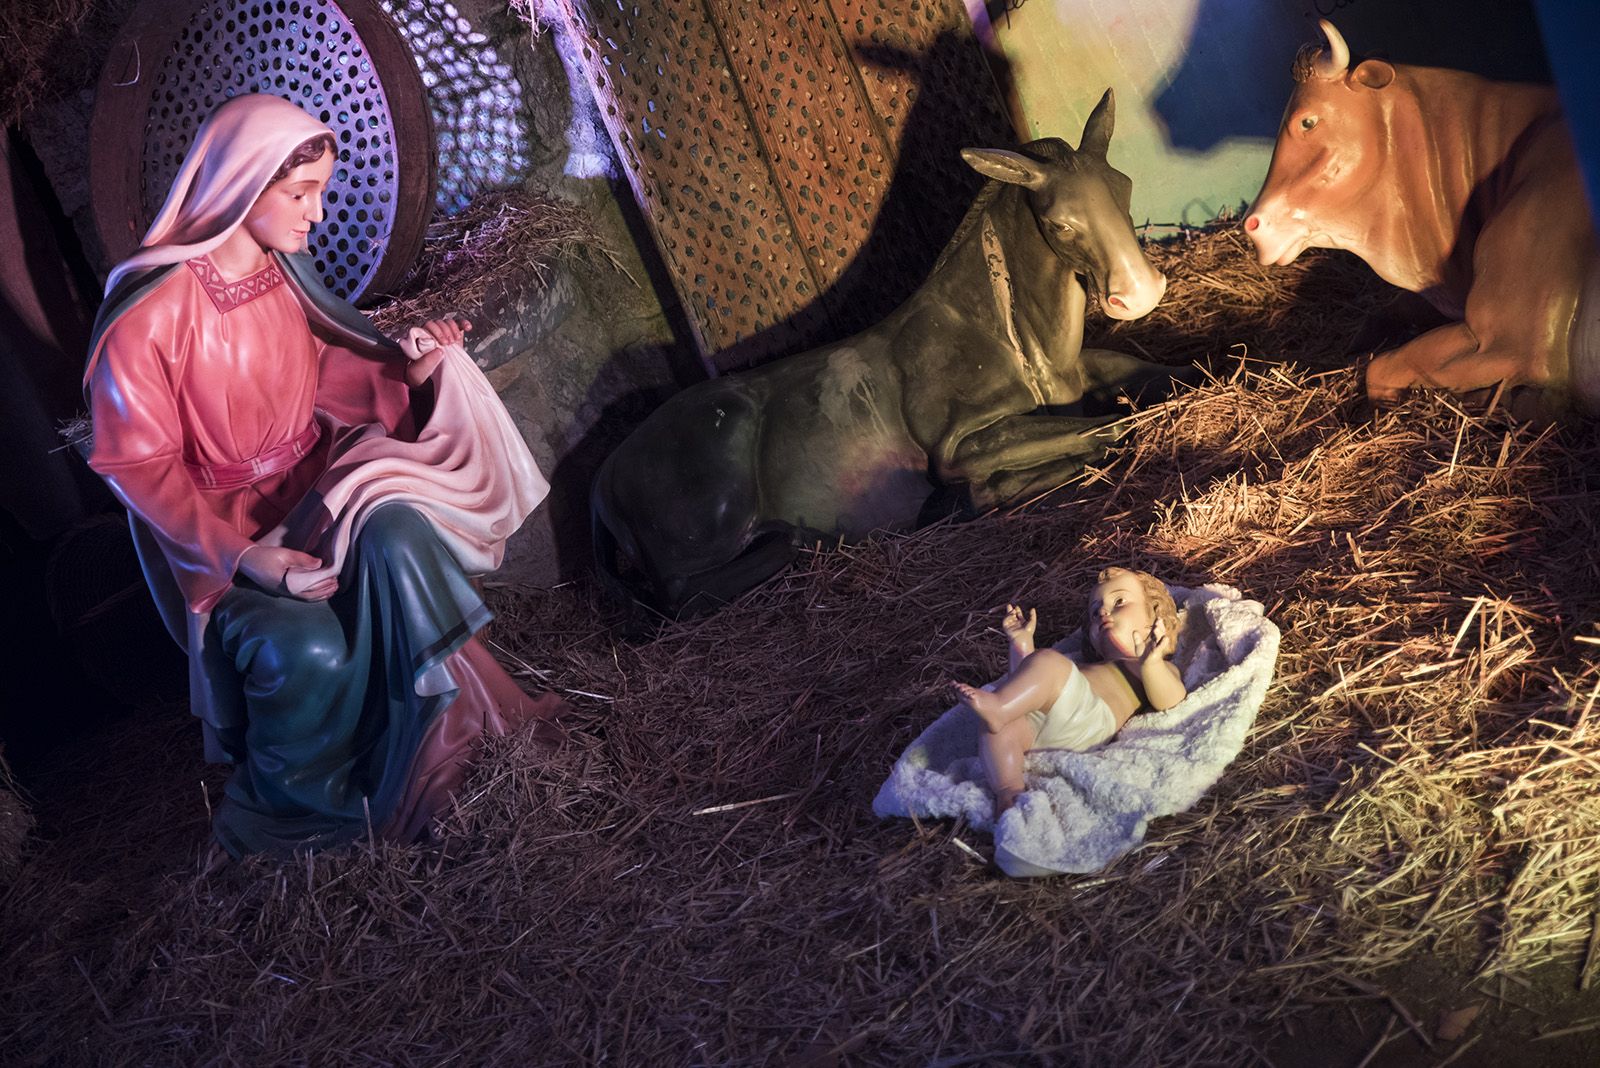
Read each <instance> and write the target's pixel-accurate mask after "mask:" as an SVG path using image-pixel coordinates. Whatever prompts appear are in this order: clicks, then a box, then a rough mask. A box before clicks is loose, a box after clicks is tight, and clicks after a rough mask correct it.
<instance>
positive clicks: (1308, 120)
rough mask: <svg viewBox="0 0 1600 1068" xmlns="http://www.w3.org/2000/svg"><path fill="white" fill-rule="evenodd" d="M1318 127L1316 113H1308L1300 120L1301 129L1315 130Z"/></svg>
mask: <svg viewBox="0 0 1600 1068" xmlns="http://www.w3.org/2000/svg"><path fill="white" fill-rule="evenodd" d="M1316 127H1317V117H1316V116H1315V115H1307V116H1306V117H1305V118H1303V119H1301V120H1300V129H1302V130H1314V129H1316Z"/></svg>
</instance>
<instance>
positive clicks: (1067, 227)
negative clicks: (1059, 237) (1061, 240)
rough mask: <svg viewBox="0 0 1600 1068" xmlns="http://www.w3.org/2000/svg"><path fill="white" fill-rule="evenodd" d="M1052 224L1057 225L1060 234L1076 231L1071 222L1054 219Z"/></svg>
mask: <svg viewBox="0 0 1600 1068" xmlns="http://www.w3.org/2000/svg"><path fill="white" fill-rule="evenodd" d="M1050 225H1051V226H1053V227H1055V229H1056V233H1058V234H1070V233H1073V232H1074V231H1073V228H1072V224H1071V223H1065V222H1057V221H1052V222H1051V223H1050Z"/></svg>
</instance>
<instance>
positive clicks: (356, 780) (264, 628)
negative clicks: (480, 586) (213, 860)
mask: <svg viewBox="0 0 1600 1068" xmlns="http://www.w3.org/2000/svg"><path fill="white" fill-rule="evenodd" d="M489 618H490V613H489V610H488V608H487V607H486V606H485V605H484V603H483V600H482V598H480V597H479V596H478V593H477V591H476V590H475V589H473V587H472V584H471V582H469V581H468V579H467V576H466V575H465V574H464V573H463V572H462V570H461V568H460V566H459V565H458V564H457V563H456V561H455V558H454V557H453V556H451V555H450V552H449V550H447V549H446V548H445V547H444V545H443V544H442V543H441V542H440V541H439V538H438V536H437V535H436V534H435V533H434V531H433V528H432V527H430V526H429V525H428V522H427V520H425V519H423V518H422V517H421V516H420V515H419V514H418V513H417V512H415V511H414V510H412V509H411V508H408V507H406V506H405V505H400V504H390V505H385V506H384V507H382V508H380V509H378V510H377V511H375V512H374V513H373V514H372V515H371V516H370V517H369V518H368V519H367V521H366V523H365V525H364V526H363V527H362V528H361V532H360V534H359V535H358V536H357V538H356V542H355V545H354V546H353V547H352V549H351V551H350V553H349V554H348V556H347V558H346V561H345V566H344V570H343V572H342V574H341V575H340V577H339V592H338V593H336V594H334V596H333V597H332V598H331V599H329V600H327V601H299V600H295V599H294V598H291V597H286V596H279V595H275V594H271V593H268V592H267V591H265V590H263V589H261V588H260V587H258V586H255V585H254V584H252V583H250V582H248V581H245V580H240V581H239V583H238V584H237V585H236V586H235V588H234V589H232V590H230V591H229V592H228V593H227V594H225V595H224V596H223V598H222V600H221V601H219V602H218V604H217V606H216V608H215V609H214V610H213V611H212V616H211V627H212V628H213V634H211V635H210V636H208V637H210V638H212V639H215V640H216V641H217V642H218V648H220V650H221V651H222V653H223V655H224V656H225V658H226V659H227V660H228V661H229V662H231V664H232V665H233V668H234V670H235V671H236V672H237V674H238V685H239V686H240V687H241V689H242V692H243V696H244V705H245V711H246V715H245V722H244V723H243V724H242V725H240V726H238V727H232V728H227V729H224V730H222V731H221V732H220V733H219V740H220V741H221V743H222V745H223V747H224V749H225V750H226V751H227V753H228V755H229V757H231V758H232V759H233V761H234V763H235V770H234V773H233V776H232V777H231V778H230V779H229V780H228V783H227V786H226V788H225V790H224V796H223V800H222V803H221V805H220V806H219V807H218V809H217V812H216V819H215V829H216V835H217V840H218V841H220V842H221V843H222V845H223V847H224V848H226V849H227V850H228V852H229V853H231V854H233V855H234V856H236V857H237V856H241V855H243V854H246V853H276V854H286V853H290V852H293V851H294V850H297V849H307V848H310V849H324V848H327V847H329V846H333V845H340V844H343V843H345V842H349V841H351V840H353V839H356V838H358V837H360V836H362V835H365V834H366V833H367V831H368V828H369V827H370V828H372V829H373V830H375V831H376V830H381V829H382V828H383V826H384V824H385V823H386V822H387V821H388V819H389V817H390V815H391V814H392V813H393V811H394V809H395V806H396V805H397V804H398V803H399V802H400V800H401V798H402V796H403V795H404V793H405V789H406V786H407V784H408V782H409V781H410V775H411V769H412V763H413V761H414V759H415V757H416V754H417V750H418V748H419V746H420V745H421V743H422V740H423V738H424V736H425V735H426V734H427V732H428V728H429V727H430V726H432V724H433V722H434V720H435V718H436V717H437V716H438V715H439V714H440V713H441V712H443V711H444V709H445V708H446V707H447V706H448V705H449V703H450V701H451V700H452V699H454V697H455V695H456V691H454V690H450V691H448V692H445V693H440V694H435V695H432V696H419V695H418V693H417V680H418V679H419V678H421V677H422V675H423V674H424V673H425V672H427V671H428V670H429V669H430V668H432V667H434V666H436V665H437V664H438V663H439V662H440V661H441V660H443V659H444V658H445V657H447V656H449V655H450V654H451V653H453V652H455V651H456V650H457V649H459V648H461V646H462V644H463V643H465V642H466V640H467V639H468V638H469V637H471V635H472V634H473V632H475V631H476V630H478V629H479V628H480V627H482V626H483V625H484V624H485V623H487V622H488V621H489Z"/></svg>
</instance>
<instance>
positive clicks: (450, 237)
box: [367, 189, 621, 332]
mask: <svg viewBox="0 0 1600 1068" xmlns="http://www.w3.org/2000/svg"><path fill="white" fill-rule="evenodd" d="M585 258H586V259H588V260H590V261H593V262H601V261H603V262H605V263H607V264H609V265H610V266H612V267H615V268H617V269H618V270H620V269H621V264H620V263H619V262H618V260H617V258H616V255H615V253H614V252H612V250H611V249H610V248H609V247H608V246H607V245H606V243H605V242H604V241H603V240H602V239H601V237H600V235H599V233H598V231H596V230H595V228H594V223H593V221H592V220H591V218H590V216H589V214H588V213H587V212H586V211H585V210H584V209H583V208H582V207H580V206H579V205H577V204H573V203H572V202H570V201H567V200H563V199H561V198H560V197H556V196H553V195H551V194H549V193H542V192H535V191H532V190H527V189H510V190H496V191H491V192H487V193H482V194H480V195H478V196H476V197H474V198H473V199H472V202H471V203H470V204H468V205H467V206H466V208H464V209H463V210H462V211H461V212H459V213H458V214H456V215H444V214H438V215H436V216H435V218H434V220H433V221H432V222H431V223H429V225H428V232H427V236H426V237H425V238H424V240H423V247H422V253H421V255H420V256H418V257H417V263H416V266H414V267H413V268H412V269H411V272H410V273H409V274H408V275H406V277H405V280H404V281H402V282H401V284H400V285H399V287H398V288H397V289H396V291H395V292H394V293H393V294H389V295H387V296H385V297H384V298H383V303H381V304H378V305H376V306H375V307H371V308H368V309H367V315H368V316H369V317H370V318H371V319H372V320H373V322H374V323H376V324H377V326H378V328H379V329H380V330H385V331H389V332H393V331H396V330H399V329H400V328H402V327H404V326H408V325H411V324H414V323H420V322H423V321H424V320H427V319H432V318H435V317H437V316H441V315H450V314H459V315H464V316H466V317H467V318H469V319H470V318H472V317H473V316H475V315H481V314H483V313H484V312H485V311H486V309H488V308H489V307H490V305H491V304H492V303H493V302H494V301H496V300H499V299H501V298H503V297H505V296H506V295H507V294H508V293H516V292H519V291H523V290H528V289H539V288H543V287H544V286H547V285H548V284H549V274H550V270H551V268H552V267H553V266H554V265H555V264H556V263H557V262H559V261H561V260H570V259H585Z"/></svg>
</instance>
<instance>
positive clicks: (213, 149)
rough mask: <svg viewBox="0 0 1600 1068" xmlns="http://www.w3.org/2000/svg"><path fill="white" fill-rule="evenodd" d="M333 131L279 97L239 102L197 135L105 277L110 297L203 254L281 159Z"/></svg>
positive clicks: (255, 96)
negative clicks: (132, 243) (126, 284)
mask: <svg viewBox="0 0 1600 1068" xmlns="http://www.w3.org/2000/svg"><path fill="white" fill-rule="evenodd" d="M332 133H333V131H332V130H330V129H328V127H326V126H324V125H323V124H322V123H320V122H318V121H317V120H316V119H314V118H312V117H311V116H310V115H307V114H306V113H305V112H304V111H301V110H300V109H299V108H298V107H296V106H295V105H293V104H291V103H289V102H288V101H287V100H284V99H283V98H281V97H276V96H271V95H270V94H267V93H252V94H250V95H248V96H236V97H234V98H233V99H232V100H229V101H228V102H227V103H225V104H223V105H222V106H221V107H219V108H218V109H217V110H216V111H213V112H212V113H211V116H210V118H208V119H206V121H205V122H204V123H202V124H201V126H200V129H199V130H198V131H196V133H195V135H194V144H193V145H191V146H190V147H189V154H188V155H187V156H185V157H184V160H183V166H182V167H180V168H179V169H178V176H177V177H176V178H174V179H173V180H172V188H171V189H170V190H168V192H167V200H166V203H164V204H162V205H161V211H160V212H158V213H157V214H156V219H155V222H153V223H151V224H150V229H149V231H148V232H146V233H145V235H144V240H143V241H141V242H140V243H139V251H138V252H135V253H134V254H133V255H132V256H129V257H128V258H127V259H125V260H123V261H122V262H121V263H119V264H117V266H116V268H115V269H114V270H112V272H111V276H110V277H109V278H107V279H106V292H107V293H110V292H111V290H112V288H113V287H115V286H116V284H117V283H118V282H120V281H121V280H122V279H123V278H124V277H126V276H127V275H128V274H130V273H132V272H136V271H143V270H147V269H149V268H151V267H160V266H163V265H165V264H168V263H182V262H183V261H184V260H191V259H194V258H195V257H196V256H203V255H205V254H206V253H207V252H210V251H211V250H212V249H214V248H216V247H217V246H218V245H220V244H222V243H223V242H224V241H226V240H227V239H228V237H229V235H230V234H232V233H233V232H234V230H236V229H238V227H239V224H240V223H242V222H244V218H245V216H246V215H248V214H249V213H250V208H251V207H252V206H253V205H254V204H255V202H256V198H257V197H259V196H261V194H262V192H263V191H264V190H265V189H266V188H267V185H268V183H269V182H271V180H272V176H273V175H274V174H275V173H277V170H278V168H279V167H281V166H282V165H283V162H284V160H286V159H288V158H289V156H290V155H291V154H292V153H293V152H294V150H295V149H296V148H299V147H300V146H301V145H302V144H304V143H305V142H307V141H309V140H311V139H312V138H313V137H317V136H319V135H322V134H329V135H331V134H332Z"/></svg>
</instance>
